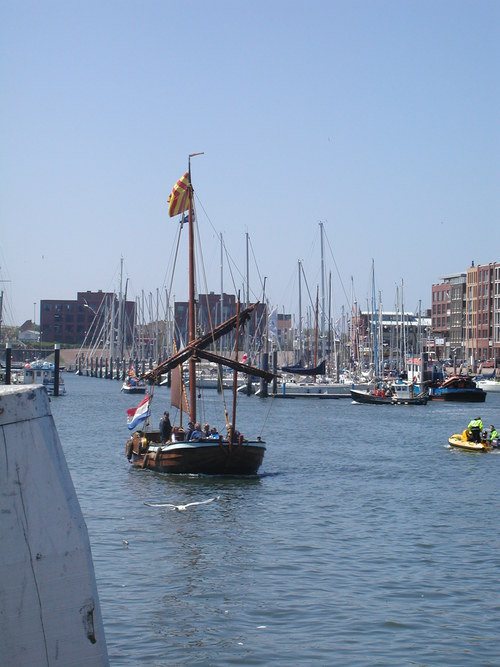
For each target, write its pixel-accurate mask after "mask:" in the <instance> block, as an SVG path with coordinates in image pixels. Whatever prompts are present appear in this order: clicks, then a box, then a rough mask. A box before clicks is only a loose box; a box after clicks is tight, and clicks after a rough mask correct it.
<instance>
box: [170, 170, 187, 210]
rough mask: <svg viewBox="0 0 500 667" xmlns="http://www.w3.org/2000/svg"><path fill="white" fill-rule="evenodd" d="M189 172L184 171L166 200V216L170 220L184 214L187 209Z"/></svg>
mask: <svg viewBox="0 0 500 667" xmlns="http://www.w3.org/2000/svg"><path fill="white" fill-rule="evenodd" d="M189 188H190V185H189V172H187V171H186V173H185V174H184V176H183V177H182V178H179V180H178V181H177V183H176V184H175V185H174V187H173V190H172V192H171V193H170V196H169V198H168V214H169V216H170V217H171V218H173V217H174V215H178V214H179V213H184V211H187V210H188V208H189Z"/></svg>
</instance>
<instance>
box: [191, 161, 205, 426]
mask: <svg viewBox="0 0 500 667" xmlns="http://www.w3.org/2000/svg"><path fill="white" fill-rule="evenodd" d="M195 155H203V153H191V154H190V155H189V161H188V174H189V185H188V191H189V192H188V197H189V211H188V227H189V342H190V343H192V342H193V341H194V340H195V339H196V316H195V291H194V289H195V284H194V276H195V267H194V209H193V186H192V183H191V158H192V157H194V156H195ZM196 362H197V358H196V355H192V356H191V358H190V359H189V409H190V410H189V414H190V417H191V421H192V422H193V424H194V423H195V422H196Z"/></svg>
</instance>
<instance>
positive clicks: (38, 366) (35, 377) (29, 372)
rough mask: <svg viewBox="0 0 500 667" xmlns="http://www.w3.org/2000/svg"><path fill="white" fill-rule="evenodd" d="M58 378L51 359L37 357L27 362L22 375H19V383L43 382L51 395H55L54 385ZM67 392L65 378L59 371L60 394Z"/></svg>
mask: <svg viewBox="0 0 500 667" xmlns="http://www.w3.org/2000/svg"><path fill="white" fill-rule="evenodd" d="M55 378H56V367H55V364H54V363H52V362H51V361H43V359H36V360H35V361H32V362H31V363H29V364H26V365H25V366H24V368H23V370H22V375H18V380H17V384H41V385H43V386H44V387H45V389H46V390H47V393H48V394H49V396H53V395H54V386H55ZM64 394H66V386H65V384H64V378H63V377H62V374H61V372H60V371H59V395H60V396H64Z"/></svg>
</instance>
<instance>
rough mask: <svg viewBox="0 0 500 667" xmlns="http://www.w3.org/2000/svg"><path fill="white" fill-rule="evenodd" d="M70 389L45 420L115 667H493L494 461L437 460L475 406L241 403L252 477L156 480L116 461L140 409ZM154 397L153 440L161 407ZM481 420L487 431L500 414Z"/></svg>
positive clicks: (486, 409) (499, 463) (494, 402)
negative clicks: (260, 445) (256, 453)
mask: <svg viewBox="0 0 500 667" xmlns="http://www.w3.org/2000/svg"><path fill="white" fill-rule="evenodd" d="M66 385H67V390H68V391H67V395H66V396H64V397H62V398H60V399H55V398H54V399H52V401H51V407H52V411H53V414H54V419H55V423H56V426H57V429H58V432H59V437H60V439H61V444H62V447H63V450H64V452H65V455H66V458H67V462H68V466H69V469H70V472H71V475H72V478H73V483H74V486H75V490H76V492H77V495H78V498H79V501H80V504H81V507H82V512H83V514H84V518H85V521H86V523H87V527H88V532H89V538H90V543H91V547H92V553H93V559H94V567H95V572H96V578H97V583H98V590H99V596H100V603H101V610H102V616H103V622H104V629H105V634H106V642H107V647H108V653H109V658H110V664H112V665H113V666H114V667H129V665H131V664H141V665H144V666H146V667H157V666H158V665H165V664H167V665H169V664H172V665H186V666H187V665H208V664H217V665H231V664H252V665H262V666H264V665H269V664H297V665H310V664H332V662H338V663H341V664H343V665H353V666H356V665H365V664H374V663H377V662H378V663H379V664H384V665H394V666H398V667H399V665H401V664H408V663H409V662H411V661H414V662H416V663H418V664H427V665H442V664H453V665H458V666H461V665H464V666H466V665H467V666H470V665H472V664H494V663H495V662H496V660H497V657H498V641H497V627H496V626H497V621H496V619H497V611H498V597H499V595H500V588H499V585H498V583H497V581H496V577H495V576H494V572H495V571H496V568H497V566H498V562H497V561H498V557H497V554H498V548H499V546H500V545H499V539H498V531H497V523H498V522H497V509H496V502H495V501H494V498H495V497H496V492H497V488H498V475H499V473H500V456H499V453H498V452H497V451H493V452H491V453H489V454H488V456H478V455H477V454H475V453H473V452H472V453H471V452H466V451H460V450H454V449H451V448H450V447H449V445H448V438H449V434H450V433H451V432H460V431H461V430H462V429H463V428H465V426H466V425H467V423H468V421H469V419H470V418H471V415H472V416H475V414H476V412H477V411H478V406H477V405H474V404H466V403H442V402H433V401H431V402H430V403H429V404H428V405H427V406H426V407H425V408H423V409H422V408H417V409H415V410H403V412H401V411H400V410H398V409H396V410H385V409H383V410H380V408H378V406H370V405H365V406H361V405H357V404H355V403H353V402H352V401H344V400H342V401H326V402H324V401H301V400H300V399H297V400H295V401H291V402H290V401H277V402H272V403H271V401H272V399H271V401H270V400H269V399H267V400H259V399H258V398H256V397H255V396H251V397H250V396H242V397H241V400H240V402H239V415H240V416H239V424H240V428H241V430H242V431H243V432H245V430H248V429H250V428H251V427H252V425H253V424H254V423H256V422H260V421H262V422H264V424H265V429H264V433H263V435H265V438H266V441H267V452H266V456H265V458H264V461H263V464H262V468H261V470H260V472H259V474H258V475H255V476H251V477H247V478H237V477H229V478H224V477H210V476H190V475H176V476H169V475H163V474H159V473H155V472H151V471H138V470H135V469H133V468H132V467H131V466H130V465H129V463H128V461H127V460H126V458H125V457H124V455H123V454H124V451H123V450H124V447H123V438H124V436H125V435H126V432H127V427H126V409H127V408H130V407H132V406H133V405H134V404H136V403H137V402H138V399H137V398H136V397H129V396H124V395H123V394H121V393H120V391H119V387H118V388H117V385H116V383H115V382H96V381H95V379H93V378H90V377H89V378H87V377H78V376H75V375H73V374H67V375H66ZM155 391H156V397H155V406H154V409H155V410H156V411H154V412H153V415H152V423H153V424H155V425H156V424H157V422H158V421H159V419H160V417H161V415H162V413H163V410H164V409H165V407H166V406H167V405H169V402H170V390H169V389H168V387H166V386H162V387H157V388H156V389H155ZM134 401H135V403H134ZM271 405H272V409H271V410H270V406H271ZM83 406H85V411H82V408H83ZM298 407H300V410H298ZM479 411H480V414H481V417H482V419H483V421H484V423H485V424H486V423H488V424H489V423H490V422H491V423H493V424H496V423H497V421H498V417H499V415H500V398H499V396H498V395H491V396H489V397H488V400H487V401H486V403H485V404H484V405H481V406H480V408H479ZM88 415H92V419H90V420H89V419H88V418H87V417H88ZM284 430H286V431H287V432H288V433H289V437H287V438H283V436H282V434H283V431H284ZM75 432H76V433H85V436H86V437H85V444H84V443H82V442H78V441H77V440H75ZM354 432H355V433H356V436H354V435H353V433H354ZM346 438H347V439H348V441H349V442H348V446H346ZM96 461H99V462H100V464H99V465H96ZM103 461H109V462H110V463H111V465H102V462H103ZM318 462H321V464H320V465H318ZM216 497H219V498H218V499H217V500H216V501H213V502H210V503H206V504H200V505H195V506H192V507H187V508H186V510H185V511H172V509H171V508H170V507H150V506H147V505H145V503H153V504H161V503H170V504H173V505H187V504H188V503H191V502H201V501H206V500H209V499H211V498H216ZM478 507H480V508H481V511H480V512H479V513H478V511H477V510H478ZM457 508H459V511H457ZM457 554H460V558H457ZM464 562H466V563H473V564H474V567H466V568H464V567H463V563H464ZM471 617H472V618H481V624H480V625H478V624H476V623H471V622H470V619H471ZM132 629H133V632H132ZM471 656H474V657H473V659H472V657H471Z"/></svg>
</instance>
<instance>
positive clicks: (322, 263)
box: [319, 222, 326, 360]
mask: <svg viewBox="0 0 500 667" xmlns="http://www.w3.org/2000/svg"><path fill="white" fill-rule="evenodd" d="M319 229H320V238H321V359H322V360H323V359H324V358H325V312H326V311H325V257H324V250H323V223H322V222H320V223H319Z"/></svg>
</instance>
